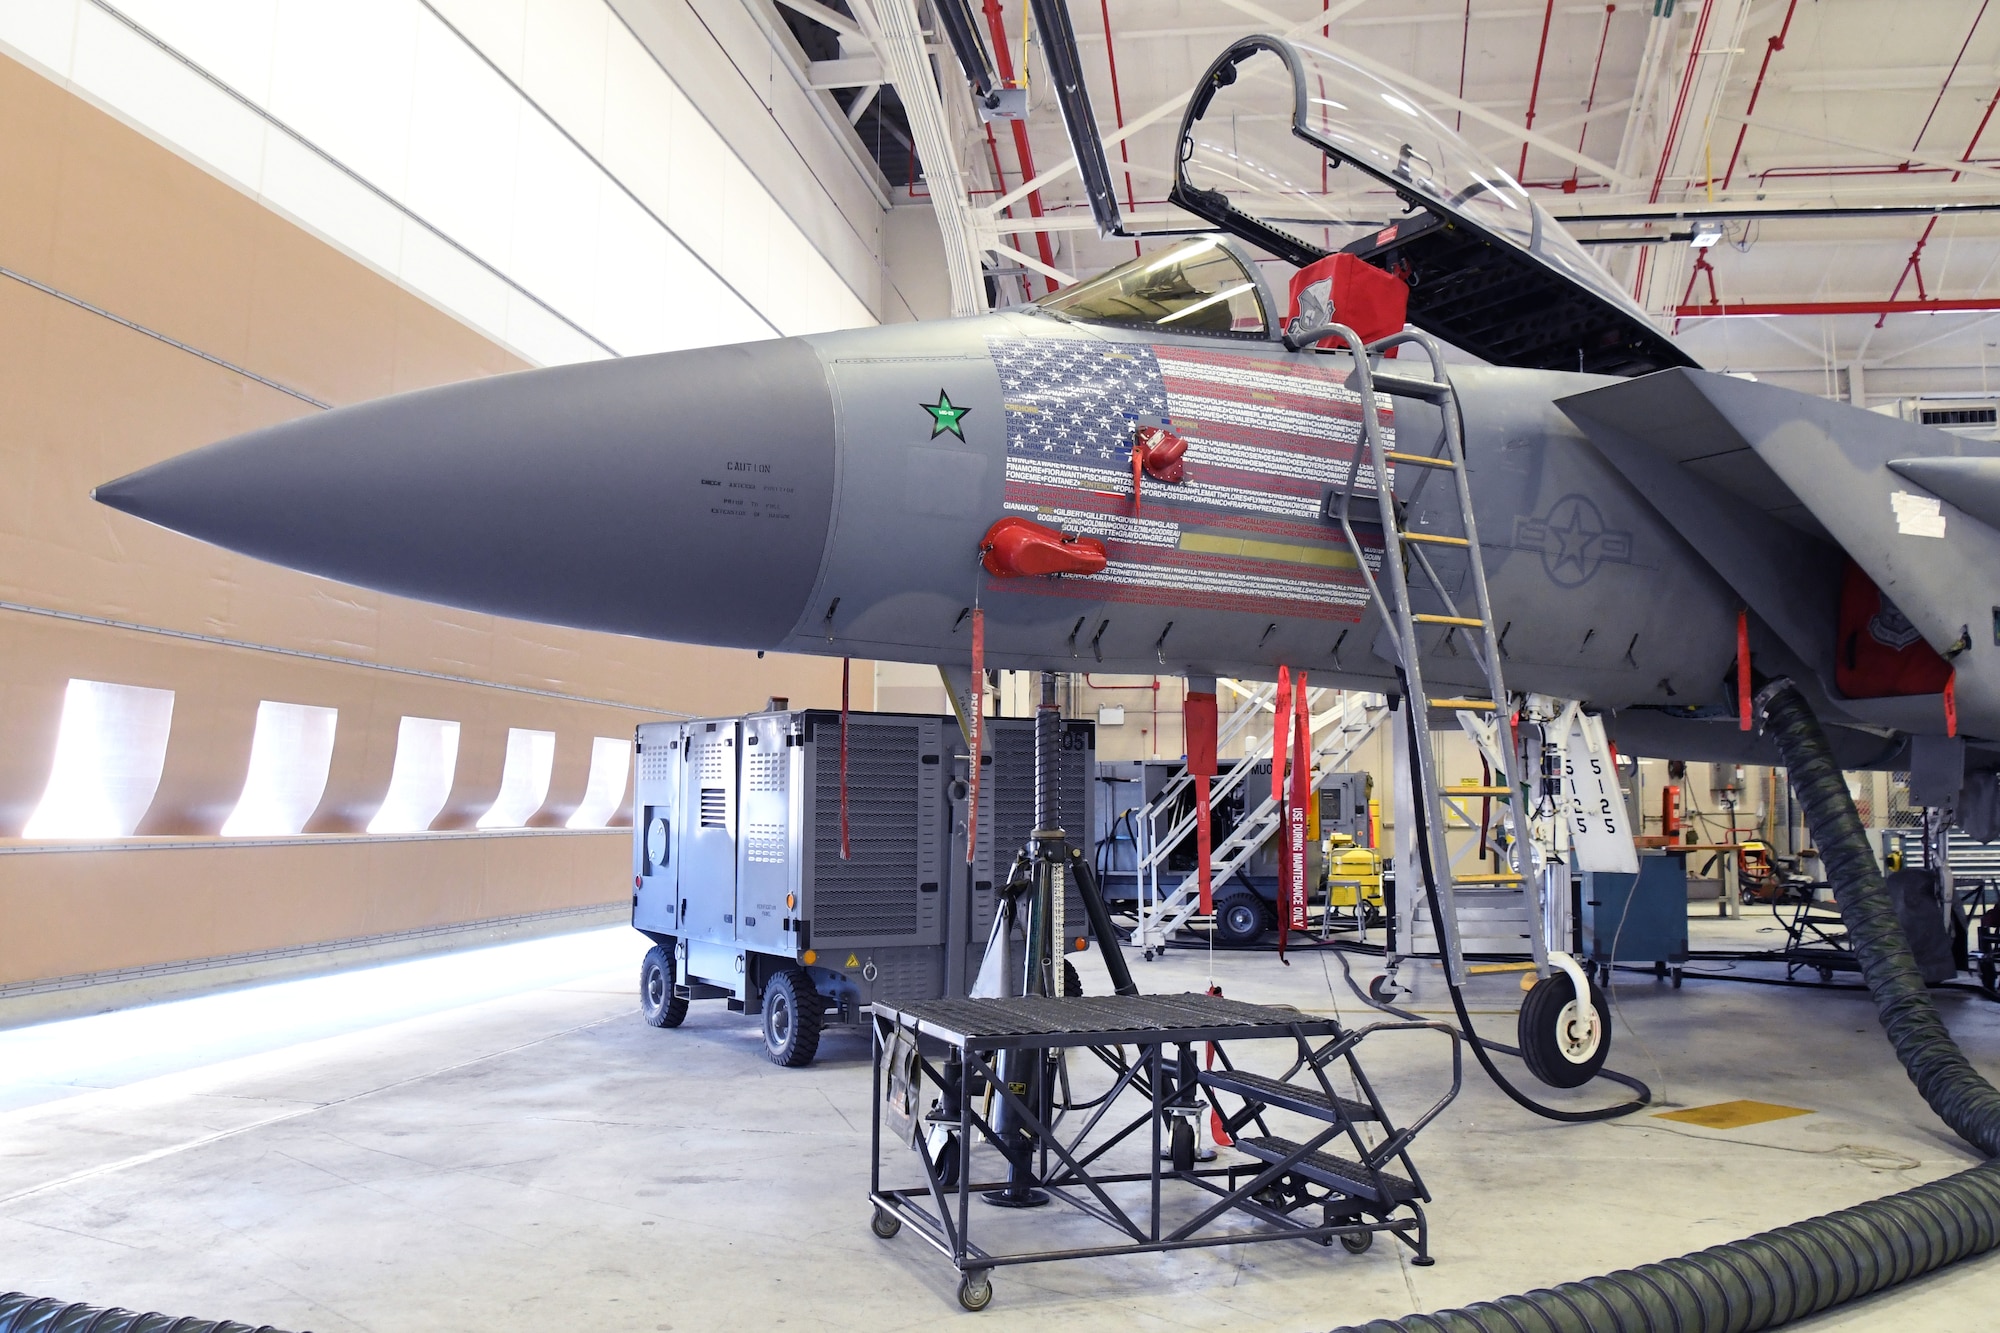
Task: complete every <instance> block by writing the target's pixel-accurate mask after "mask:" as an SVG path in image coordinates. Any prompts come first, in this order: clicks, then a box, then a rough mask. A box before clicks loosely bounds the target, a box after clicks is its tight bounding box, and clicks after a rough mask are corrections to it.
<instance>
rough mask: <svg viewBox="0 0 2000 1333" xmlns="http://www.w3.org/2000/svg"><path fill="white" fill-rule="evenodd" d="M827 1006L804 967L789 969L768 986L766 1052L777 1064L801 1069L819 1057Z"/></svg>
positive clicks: (766, 989)
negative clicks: (821, 1030) (820, 1034)
mask: <svg viewBox="0 0 2000 1333" xmlns="http://www.w3.org/2000/svg"><path fill="white" fill-rule="evenodd" d="M825 1017H826V1008H825V1005H824V1004H823V1003H822V1002H821V1000H820V997H819V991H817V990H816V989H814V988H813V984H812V978H811V977H809V976H807V975H806V970H805V969H804V968H802V967H788V968H786V969H784V970H783V971H781V972H779V973H778V974H777V975H776V976H774V977H772V978H771V980H770V981H769V982H768V983H766V985H765V986H764V1053H765V1054H766V1055H768V1056H770V1057H771V1063H772V1064H774V1065H783V1066H784V1067H785V1068H787V1069H798V1068H800V1067H802V1066H804V1065H809V1064H811V1063H812V1060H813V1056H815V1055H817V1054H819V1031H820V1026H821V1024H822V1022H823V1021H824V1019H825Z"/></svg>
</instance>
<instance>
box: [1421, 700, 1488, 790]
mask: <svg viewBox="0 0 2000 1333" xmlns="http://www.w3.org/2000/svg"><path fill="white" fill-rule="evenodd" d="M1429 703H1430V706H1431V707H1432V708H1470V709H1475V710H1484V711H1487V712H1491V711H1492V709H1493V701H1492V700H1491V699H1432V700H1430V701H1429ZM1445 790H1446V791H1462V790H1464V789H1463V788H1454V787H1447V788H1445Z"/></svg>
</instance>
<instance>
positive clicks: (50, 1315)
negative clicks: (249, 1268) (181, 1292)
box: [0, 1291, 280, 1333]
mask: <svg viewBox="0 0 2000 1333" xmlns="http://www.w3.org/2000/svg"><path fill="white" fill-rule="evenodd" d="M0 1333H280V1330H278V1329H275V1328H272V1327H271V1326H270V1325H269V1324H259V1325H257V1326H256V1327H254V1328H253V1327H252V1326H251V1325H249V1324H239V1323H237V1322H236V1321H235V1320H234V1319H187V1318H179V1319H177V1318H175V1317H174V1316H173V1315H170V1314H139V1313H137V1312H136V1311H133V1310H117V1309H112V1310H107V1309H105V1308H103V1307H102V1306H98V1305H83V1304H80V1303H72V1304H65V1303H64V1302H62V1301H59V1300H55V1299H54V1298H52V1297H48V1296H42V1297H35V1296H29V1295H26V1294H24V1293H22V1292H18V1291H9V1292H0Z"/></svg>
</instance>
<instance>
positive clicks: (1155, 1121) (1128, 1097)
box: [869, 994, 1462, 1310]
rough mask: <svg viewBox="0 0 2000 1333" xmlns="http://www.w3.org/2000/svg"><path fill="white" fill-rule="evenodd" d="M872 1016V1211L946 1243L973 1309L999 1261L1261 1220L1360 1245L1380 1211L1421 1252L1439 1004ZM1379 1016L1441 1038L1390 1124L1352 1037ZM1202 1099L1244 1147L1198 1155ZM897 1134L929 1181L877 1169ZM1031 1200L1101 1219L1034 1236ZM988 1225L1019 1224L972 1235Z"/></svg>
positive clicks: (1279, 1232)
mask: <svg viewBox="0 0 2000 1333" xmlns="http://www.w3.org/2000/svg"><path fill="white" fill-rule="evenodd" d="M873 1020H874V1032H875V1060H874V1080H875V1082H874V1089H875V1096H874V1103H873V1113H872V1125H871V1136H870V1148H871V1161H870V1171H869V1198H870V1200H871V1202H872V1203H873V1205H874V1216H873V1219H872V1225H873V1229H874V1231H875V1234H876V1235H877V1236H880V1237H882V1238H883V1239H885V1240H886V1239H888V1238H890V1237H893V1236H894V1235H895V1234H896V1233H897V1232H898V1231H899V1230H901V1229H902V1227H903V1226H904V1225H906V1224H907V1225H908V1226H909V1227H910V1229H911V1230H912V1231H913V1232H915V1233H916V1234H917V1235H918V1236H920V1237H922V1239H923V1240H924V1241H925V1242H926V1243H928V1244H930V1245H931V1246H932V1247H934V1248H935V1249H937V1250H938V1252H939V1253H941V1254H943V1255H944V1256H945V1257H946V1258H947V1259H949V1260H950V1261H951V1263H952V1264H953V1266H954V1267H955V1268H956V1269H957V1270H958V1272H959V1274H960V1283H959V1292H958V1298H959V1303H960V1304H961V1305H963V1306H964V1307H965V1308H967V1309H970V1310H978V1309H983V1308H985V1306H986V1304H987V1302H989V1301H990V1300H991V1299H992V1284H991V1279H990V1273H991V1270H992V1269H994V1268H997V1267H1001V1266H1004V1265H1011V1264H1027V1263H1044V1262H1049V1261H1053V1260H1061V1259H1085V1258H1100V1257H1104V1256H1109V1255H1121V1254H1143V1253H1148V1252H1153V1251H1161V1250H1180V1249H1188V1248H1193V1247H1198V1246H1209V1245H1241V1244H1246V1243H1251V1242H1257V1241H1272V1240H1308V1241H1313V1242H1316V1243H1318V1244H1320V1245H1323V1246H1331V1245H1332V1244H1333V1243H1334V1241H1335V1240H1336V1239H1337V1240H1338V1241H1339V1242H1340V1244H1341V1245H1342V1247H1343V1248H1344V1249H1346V1250H1347V1251H1349V1252H1351V1253H1356V1254H1359V1253H1361V1252H1363V1251H1365V1250H1366V1249H1368V1248H1369V1246H1370V1245H1371V1244H1372V1243H1373V1241H1374V1237H1375V1235H1376V1233H1379V1232H1387V1233H1390V1234H1391V1235H1393V1236H1394V1237H1395V1238H1396V1239H1397V1240H1399V1241H1401V1242H1402V1243H1404V1244H1406V1245H1408V1246H1409V1247H1410V1249H1411V1250H1412V1251H1414V1254H1415V1258H1414V1260H1413V1262H1415V1263H1418V1264H1428V1263H1430V1262H1431V1257H1430V1249H1429V1233H1428V1229H1427V1224H1426V1221H1425V1217H1424V1210H1423V1204H1424V1203H1426V1202H1428V1201H1429V1199H1430V1194H1429V1193H1428V1192H1427V1190H1426V1189H1425V1187H1424V1184H1423V1179H1422V1177H1421V1176H1420V1175H1419V1174H1418V1173H1417V1169H1416V1166H1415V1164H1414V1163H1412V1162H1411V1160H1410V1157H1409V1146H1410V1141H1411V1140H1412V1139H1414V1138H1415V1137H1416V1135H1417V1134H1418V1132H1419V1131H1421V1130H1422V1129H1423V1128H1424V1127H1425V1126H1426V1125H1428V1124H1429V1123H1430V1122H1431V1121H1432V1120H1433V1119H1434V1118H1436V1116H1437V1115H1438V1113H1439V1112H1440V1111H1442V1110H1443V1109H1444V1107H1445V1106H1446V1105H1447V1104H1449V1103H1450V1101H1451V1099H1452V1098H1453V1097H1455V1096H1456V1095H1457V1093H1458V1089H1459V1086H1460V1082H1461V1075H1462V1065H1461V1060H1460V1050H1459V1036H1458V1033H1457V1032H1456V1031H1455V1030H1454V1029H1453V1028H1451V1027H1450V1026H1449V1025H1447V1024H1443V1023H1429V1022H1382V1023H1375V1024H1371V1025H1369V1026H1367V1027H1363V1028H1358V1029H1348V1028H1346V1027H1344V1026H1343V1025H1342V1024H1340V1023H1339V1022H1338V1021H1336V1020H1335V1019H1332V1018H1327V1017H1322V1016H1318V1015H1313V1014H1307V1013H1303V1012H1301V1011H1299V1010H1296V1009H1292V1008H1289V1007H1286V1006H1279V1005H1258V1004H1245V1003H1242V1002H1240V1001H1235V1000H1228V999H1224V998H1222V997H1220V996H1212V995H1199V994H1183V995H1133V996H1109V997H1101V998H1082V999H1076V998H1072V999H1057V998H1053V997H1041V996H1024V997H1019V998H1014V999H978V1000H952V999H946V1000H932V1001H918V1002H910V1003H906V1004H903V1005H900V1006H897V1005H885V1004H877V1005H875V1006H874V1007H873ZM1389 1030H1430V1031H1435V1032H1439V1033H1442V1034H1445V1035H1447V1036H1448V1038H1449V1040H1450V1042H1451V1047H1452V1061H1451V1086H1450V1088H1449V1090H1448V1091H1446V1092H1445V1093H1444V1095H1443V1096H1442V1097H1440V1098H1439V1099H1438V1100H1437V1102H1436V1103H1435V1104H1434V1105H1432V1106H1431V1107H1430V1108H1429V1109H1428V1110H1426V1111H1425V1112H1424V1113H1423V1114H1422V1115H1421V1116H1419V1117H1418V1118H1417V1119H1416V1120H1415V1121H1414V1122H1413V1123H1412V1124H1411V1125H1410V1126H1409V1127H1407V1128H1403V1129H1398V1128H1397V1127H1396V1126H1395V1125H1393V1124H1392V1123H1391V1121H1390V1118H1389V1113H1388V1111H1387V1110H1386V1109H1385V1108H1384V1107H1383V1105H1382V1102H1381V1100H1380V1099H1379V1098H1378V1097H1377V1096H1376V1094H1375V1091H1374V1089H1373V1087H1372V1086H1371V1085H1370V1084H1369V1082H1368V1079H1367V1077H1366V1075H1365V1074H1363V1073H1362V1071H1361V1067H1360V1064H1359V1062H1358V1061H1357V1060H1356V1058H1355V1048H1356V1047H1357V1046H1358V1045H1359V1044H1360V1043H1361V1042H1362V1041H1363V1040H1364V1039H1366V1038H1368V1037H1369V1036H1371V1035H1373V1034H1375V1033H1378V1032H1383V1031H1389ZM1246 1049H1254V1050H1257V1051H1259V1052H1260V1053H1262V1054H1263V1055H1264V1056H1265V1057H1266V1059H1267V1060H1268V1059H1269V1058H1270V1057H1271V1056H1273V1055H1275V1057H1276V1060H1275V1062H1274V1063H1278V1064H1288V1067H1286V1068H1285V1069H1284V1071H1283V1072H1282V1073H1281V1074H1277V1075H1275V1076H1274V1075H1270V1074H1264V1073H1258V1072H1254V1071H1252V1070H1250V1069H1249V1068H1247V1067H1243V1066H1239V1065H1238V1064H1237V1063H1236V1058H1237V1057H1236V1056H1234V1055H1232V1051H1234V1052H1237V1053H1239V1054H1241V1053H1243V1052H1245V1051H1246ZM1072 1058H1074V1059H1075V1060H1076V1063H1077V1064H1078V1065H1079V1069H1078V1070H1076V1071H1072V1070H1071V1068H1070V1063H1071V1060H1072ZM1003 1069H1004V1070H1005V1071H1006V1072H1007V1073H1008V1074H1009V1075H1010V1076H1011V1077H1010V1078H1003V1077H1002V1072H1003ZM1090 1070H1097V1071H1100V1072H1101V1073H1102V1074H1104V1075H1106V1076H1108V1077H1109V1079H1110V1087H1109V1088H1108V1089H1106V1090H1104V1091H1103V1092H1101V1093H1097V1094H1095V1095H1090V1096H1088V1097H1086V1096H1085V1095H1084V1094H1082V1093H1073V1092H1072V1090H1071V1074H1072V1073H1073V1072H1076V1073H1081V1072H1085V1071H1090ZM1024 1071H1025V1072H1024ZM1332 1075H1339V1076H1343V1077H1344V1078H1345V1080H1346V1086H1345V1087H1344V1088H1340V1089H1337V1088H1336V1087H1335V1084H1334V1081H1333V1077H1331V1076H1332ZM1231 1105H1234V1106H1235V1108H1236V1109H1234V1110H1233V1111H1232V1110H1230V1109H1229V1107H1230V1106H1231ZM1211 1107H1212V1108H1213V1109H1214V1112H1215V1114H1216V1116H1217V1118H1218V1119H1219V1121H1220V1123H1221V1125H1222V1126H1223V1127H1224V1131H1225V1133H1226V1135H1228V1136H1229V1137H1230V1138H1232V1139H1233V1140H1234V1148H1233V1149H1228V1148H1225V1149H1223V1151H1222V1156H1224V1157H1230V1158H1233V1159H1235V1160H1229V1161H1218V1162H1216V1163H1215V1164H1203V1163H1202V1162H1200V1161H1199V1160H1198V1159H1197V1154H1196V1151H1195V1148H1196V1139H1195V1133H1196V1123H1197V1119H1198V1117H1200V1116H1201V1115H1202V1114H1203V1113H1204V1112H1205V1111H1207V1110H1209V1109H1210V1108H1211ZM1277 1115H1284V1116H1289V1117H1291V1118H1292V1119H1293V1120H1303V1121H1305V1122H1307V1125H1306V1126H1305V1127H1304V1128H1299V1129H1293V1130H1291V1135H1292V1136H1290V1137H1288V1136H1287V1135H1286V1134H1285V1133H1283V1132H1280V1131H1279V1130H1277V1129H1274V1127H1273V1125H1272V1124H1271V1123H1269V1122H1270V1120H1271V1119H1272V1118H1273V1117H1275V1116H1277ZM1079 1120H1080V1121H1081V1123H1080V1124H1078V1123H1077V1121H1079ZM996 1127H997V1128H996ZM885 1131H886V1132H885ZM897 1141H903V1142H906V1143H907V1144H908V1146H910V1147H911V1148H913V1149H914V1150H915V1151H914V1152H913V1153H912V1156H913V1157H914V1158H915V1161H916V1163H917V1165H918V1167H919V1168H920V1170H921V1173H922V1176H923V1181H922V1183H921V1184H917V1185H913V1186H909V1187H902V1188H892V1187H889V1186H887V1185H885V1184H884V1181H883V1148H884V1145H885V1142H886V1143H890V1144H893V1143H895V1142H897ZM1121 1148H1122V1149H1123V1151H1122V1152H1121V1151H1120V1149H1121ZM1238 1155H1240V1157H1239V1156H1238ZM996 1169H997V1170H998V1171H999V1172H1000V1174H999V1176H998V1177H994V1176H993V1173H994V1171H995V1170H996ZM982 1171H983V1172H985V1173H987V1176H988V1178H986V1179H981V1178H980V1174H981V1172H982ZM1044 1203H1057V1204H1062V1205H1066V1206H1067V1207H1068V1208H1070V1209H1074V1210H1076V1211H1078V1212H1081V1213H1083V1214H1085V1215H1087V1216H1089V1217H1091V1218H1094V1219H1095V1220H1096V1221H1098V1222H1100V1223H1102V1224H1103V1225H1104V1226H1105V1227H1107V1228H1109V1229H1110V1230H1111V1231H1112V1232H1113V1233H1114V1235H1113V1237H1111V1238H1109V1239H1107V1240H1106V1241H1105V1242H1104V1243H1102V1244H1096V1245H1068V1246H1063V1245H1055V1244H1049V1243H1041V1244H1036V1243H1032V1242H1033V1239H1034V1238H1035V1237H1036V1235H1037V1233H1039V1232H1041V1231H1042V1230H1044V1227H1043V1226H1042V1225H1041V1223H1040V1221H1039V1219H1040V1218H1042V1217H1044V1216H1046V1215H1045V1214H1040V1213H1036V1212H1032V1211H1027V1210H1029V1209H1032V1208H1034V1207H1036V1206H1037V1205H1040V1204H1044ZM996 1205H997V1206H996ZM988 1230H999V1231H1005V1232H1006V1233H1007V1235H1006V1236H1005V1237H1004V1238H1003V1239H1004V1240H1005V1241H1012V1242H1020V1241H1022V1240H1023V1238H1027V1239H1028V1240H1029V1241H1030V1243H1027V1244H1020V1243H1016V1244H1013V1245H1011V1246H1010V1245H1008V1244H1004V1243H1002V1242H997V1241H993V1240H986V1241H984V1242H983V1243H982V1242H981V1241H977V1240H975V1239H974V1234H975V1233H982V1234H983V1233H984V1232H986V1231H988ZM1066 1230H1067V1229H1066Z"/></svg>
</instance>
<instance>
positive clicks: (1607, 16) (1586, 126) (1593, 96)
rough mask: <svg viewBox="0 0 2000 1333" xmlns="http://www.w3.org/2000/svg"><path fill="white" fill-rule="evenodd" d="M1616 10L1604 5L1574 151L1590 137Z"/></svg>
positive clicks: (1572, 185) (1572, 177) (1573, 174)
mask: <svg viewBox="0 0 2000 1333" xmlns="http://www.w3.org/2000/svg"><path fill="white" fill-rule="evenodd" d="M1617 12H1618V6H1616V5H1606V6H1605V7H1604V35H1603V36H1601V37H1599V38H1598V39H1597V63H1596V64H1595V65H1592V66H1591V67H1590V96H1589V97H1587V98H1585V99H1584V102H1583V128H1582V129H1580V130H1578V131H1577V132H1576V151H1577V152H1578V153H1581V152H1583V141H1584V140H1585V139H1587V138H1589V137H1590V113H1591V112H1593V111H1595V110H1596V109H1597V76H1598V75H1599V74H1601V73H1603V72H1604V48H1605V47H1606V46H1607V45H1609V43H1610V41H1611V16H1612V15H1613V14H1616V13H1617ZM1461 96H1463V94H1461ZM1529 114H1531V115H1532V114H1533V112H1532V111H1531V112H1530V113H1529ZM1580 170H1582V168H1580V167H1572V168H1570V173H1569V179H1568V180H1566V181H1564V182H1563V186H1562V190H1563V193H1564V194H1575V193H1576V188H1577V187H1576V182H1577V173H1578V172H1579V171H1580ZM1520 174H1521V175H1522V176H1526V175H1527V174H1528V173H1527V161H1526V155H1525V153H1524V154H1523V158H1522V170H1521V173H1520ZM1522 183H1523V184H1525V183H1526V182H1525V181H1523V182H1522Z"/></svg>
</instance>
